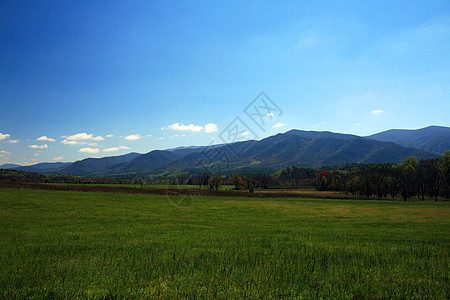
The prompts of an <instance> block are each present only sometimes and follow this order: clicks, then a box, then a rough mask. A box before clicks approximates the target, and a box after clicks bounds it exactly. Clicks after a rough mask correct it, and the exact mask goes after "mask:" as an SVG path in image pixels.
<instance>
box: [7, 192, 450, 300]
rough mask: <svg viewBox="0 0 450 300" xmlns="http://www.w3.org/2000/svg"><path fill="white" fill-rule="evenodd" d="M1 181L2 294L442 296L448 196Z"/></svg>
mask: <svg viewBox="0 0 450 300" xmlns="http://www.w3.org/2000/svg"><path fill="white" fill-rule="evenodd" d="M177 199H178V198H172V199H171V200H172V201H169V199H168V198H167V197H166V196H159V195H140V194H108V193H86V192H84V193H83V192H62V191H39V190H34V191H32V190H14V189H0V298H10V297H20V298H23V297H36V298H46V297H51V296H53V297H64V296H68V297H89V298H90V297H93V298H95V297H107V296H110V297H114V296H117V297H132V298H141V297H149V298H152V297H157V298H159V297H172V298H179V297H209V298H210V297H216V298H225V297H233V298H243V297H250V298H258V297H273V298H280V297H299V298H302V297H303V298H361V297H368V298H412V297H414V298H433V299H436V298H437V299H448V297H449V275H450V273H449V248H450V247H449V246H450V232H449V225H450V224H449V223H450V221H449V220H450V203H434V202H407V203H403V202H389V201H373V200H372V201H362V200H326V199H321V200H318V199H317V200H312V199H271V198H267V199H253V198H225V197H198V198H194V199H193V200H194V201H193V205H192V206H190V207H189V208H178V207H176V206H174V205H172V203H177Z"/></svg>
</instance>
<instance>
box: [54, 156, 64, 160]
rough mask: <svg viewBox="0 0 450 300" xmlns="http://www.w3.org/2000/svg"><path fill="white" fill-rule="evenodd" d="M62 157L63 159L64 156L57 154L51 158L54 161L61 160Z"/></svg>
mask: <svg viewBox="0 0 450 300" xmlns="http://www.w3.org/2000/svg"><path fill="white" fill-rule="evenodd" d="M63 159H64V156H57V157H55V158H54V159H53V160H54V161H60V160H63Z"/></svg>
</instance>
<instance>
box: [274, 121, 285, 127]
mask: <svg viewBox="0 0 450 300" xmlns="http://www.w3.org/2000/svg"><path fill="white" fill-rule="evenodd" d="M284 126H287V124H286V123H281V122H280V123H277V124H275V125H273V126H272V128H280V127H284Z"/></svg>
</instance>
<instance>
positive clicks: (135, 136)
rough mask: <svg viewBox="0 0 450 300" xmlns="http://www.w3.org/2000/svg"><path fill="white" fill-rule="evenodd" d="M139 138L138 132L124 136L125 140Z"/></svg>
mask: <svg viewBox="0 0 450 300" xmlns="http://www.w3.org/2000/svg"><path fill="white" fill-rule="evenodd" d="M140 138H141V135H140V134H130V135H127V136H126V137H125V139H126V140H127V141H136V140H139V139H140Z"/></svg>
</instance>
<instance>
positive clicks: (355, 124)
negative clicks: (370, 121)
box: [353, 123, 361, 126]
mask: <svg viewBox="0 0 450 300" xmlns="http://www.w3.org/2000/svg"><path fill="white" fill-rule="evenodd" d="M359 125H361V123H354V124H353V126H359Z"/></svg>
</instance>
